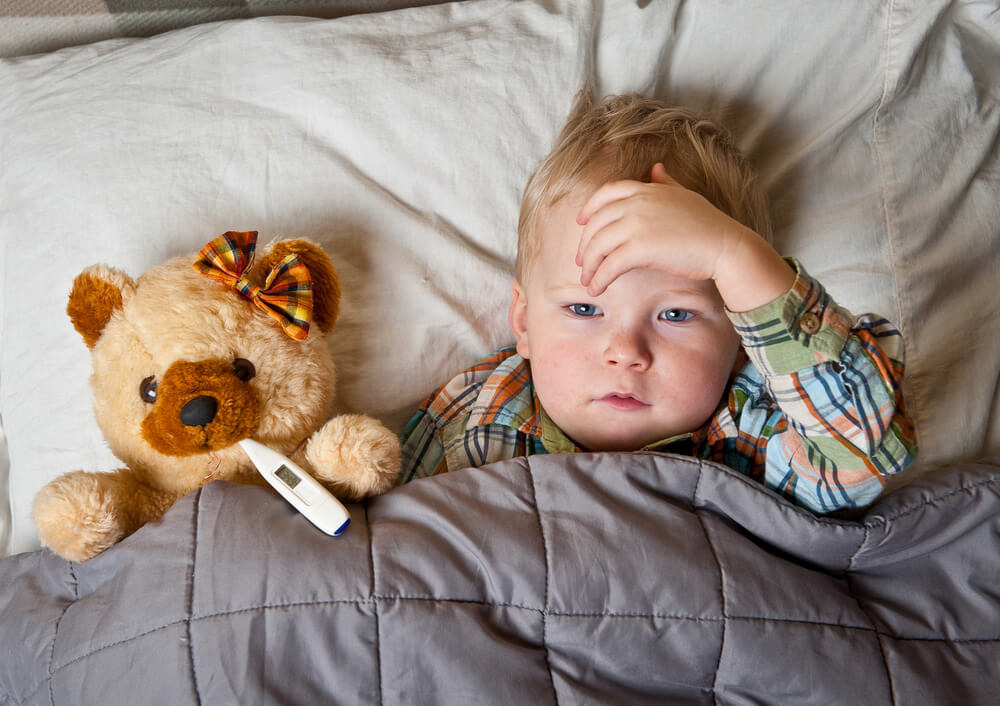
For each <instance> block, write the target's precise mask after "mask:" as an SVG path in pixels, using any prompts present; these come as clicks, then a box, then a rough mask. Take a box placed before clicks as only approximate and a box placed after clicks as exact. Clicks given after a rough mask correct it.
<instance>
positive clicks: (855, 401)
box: [706, 262, 916, 513]
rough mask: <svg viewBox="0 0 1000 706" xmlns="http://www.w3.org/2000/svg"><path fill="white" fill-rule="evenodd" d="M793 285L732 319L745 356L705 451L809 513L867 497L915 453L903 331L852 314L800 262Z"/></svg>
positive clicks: (868, 500) (858, 504) (864, 500)
mask: <svg viewBox="0 0 1000 706" xmlns="http://www.w3.org/2000/svg"><path fill="white" fill-rule="evenodd" d="M793 264H794V265H795V266H796V269H797V272H798V274H797V277H796V279H795V281H794V283H793V285H792V288H791V289H790V290H789V291H788V292H787V293H786V294H785V295H783V296H781V297H779V298H778V299H776V300H775V301H773V302H770V303H768V304H766V305H765V306H763V307H759V308H758V309H754V310H752V311H749V312H746V313H742V314H735V313H730V318H731V319H732V321H733V324H734V325H735V327H736V330H737V331H738V332H739V334H740V337H741V339H742V342H743V347H744V350H746V352H747V355H748V356H749V358H750V360H751V361H752V362H753V366H747V367H746V368H745V369H744V371H743V372H742V373H741V374H740V375H739V376H738V377H737V378H736V380H735V381H734V383H733V385H732V387H731V389H730V395H729V399H728V405H727V407H726V408H725V410H724V411H723V413H721V414H719V415H716V417H715V418H714V419H713V421H712V424H711V425H710V426H709V428H708V430H707V439H706V441H707V444H706V446H707V448H706V452H707V453H708V455H709V457H710V458H712V459H713V460H717V461H721V462H722V463H725V464H726V465H729V466H732V467H735V468H738V469H739V470H742V471H744V472H745V473H748V474H749V475H751V476H753V477H755V478H758V479H759V480H761V481H762V482H763V483H764V484H765V485H767V486H768V487H770V488H773V489H775V490H778V491H780V492H781V493H783V494H784V495H786V496H787V497H789V498H791V499H792V500H794V501H796V502H797V503H798V504H800V505H803V506H805V507H808V508H810V509H812V510H814V511H816V512H823V513H826V512H833V511H834V510H838V509H841V508H848V507H864V506H866V505H869V504H871V503H872V502H873V501H874V500H875V498H877V497H878V495H879V494H880V493H881V492H882V490H883V489H884V487H885V482H886V480H885V479H886V478H887V477H888V476H890V475H893V474H895V473H898V472H900V471H902V470H903V469H904V468H905V467H906V466H907V465H908V464H909V463H910V462H911V461H912V460H913V458H914V455H915V453H916V441H915V438H914V429H913V424H912V422H911V420H910V418H909V417H908V415H907V414H906V411H905V406H904V403H903V396H902V381H903V339H902V336H900V334H899V332H898V331H897V330H896V329H895V328H893V326H892V325H891V324H890V323H889V322H888V321H886V320H885V319H883V318H882V317H878V316H872V315H864V316H861V317H859V318H858V319H857V320H855V318H854V317H853V316H852V315H851V314H850V313H849V312H847V311H846V310H844V309H842V308H841V307H839V306H837V305H836V303H835V302H834V301H833V300H832V299H831V298H830V296H829V295H828V294H827V293H826V291H825V290H824V288H823V287H822V285H820V284H819V282H816V281H815V280H813V279H812V278H810V277H809V276H808V275H807V274H806V273H805V272H804V271H803V270H802V269H801V267H799V266H798V263H794V262H793Z"/></svg>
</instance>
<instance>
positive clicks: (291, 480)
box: [274, 464, 302, 488]
mask: <svg viewBox="0 0 1000 706" xmlns="http://www.w3.org/2000/svg"><path fill="white" fill-rule="evenodd" d="M274 475H276V476H278V478H280V479H281V482H282V483H284V484H285V485H287V486H288V487H289V488H294V487H295V486H297V485H298V484H299V483H300V482H301V481H302V479H301V478H299V476H298V474H297V473H296V472H295V471H293V470H292V469H291V468H289V467H288V466H286V465H284V464H282V465H280V466H278V470H276V471H275V472H274Z"/></svg>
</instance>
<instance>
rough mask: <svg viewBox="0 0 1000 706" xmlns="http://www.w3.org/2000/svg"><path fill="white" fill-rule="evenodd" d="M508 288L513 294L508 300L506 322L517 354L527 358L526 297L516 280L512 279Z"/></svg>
mask: <svg viewBox="0 0 1000 706" xmlns="http://www.w3.org/2000/svg"><path fill="white" fill-rule="evenodd" d="M510 289H511V294H512V295H513V296H512V297H511V300H510V309H508V310H507V323H508V325H509V326H510V332H511V333H512V334H514V340H515V341H516V342H517V352H518V354H519V355H520V356H521V357H522V358H524V359H525V360H528V359H529V358H530V357H531V356H530V355H529V353H530V350H529V348H528V298H527V297H526V296H525V295H524V288H523V287H521V283H520V282H518V281H517V280H514V282H513V283H512V284H511V286H510Z"/></svg>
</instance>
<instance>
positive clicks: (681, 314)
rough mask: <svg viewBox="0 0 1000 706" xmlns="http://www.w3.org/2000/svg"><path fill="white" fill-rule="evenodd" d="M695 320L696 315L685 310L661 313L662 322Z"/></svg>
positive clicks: (668, 310)
mask: <svg viewBox="0 0 1000 706" xmlns="http://www.w3.org/2000/svg"><path fill="white" fill-rule="evenodd" d="M691 318H694V314H692V313H691V312H690V311H687V310H685V309H667V310H666V311H661V312H660V320H661V321H671V322H677V321H687V320H688V319H691Z"/></svg>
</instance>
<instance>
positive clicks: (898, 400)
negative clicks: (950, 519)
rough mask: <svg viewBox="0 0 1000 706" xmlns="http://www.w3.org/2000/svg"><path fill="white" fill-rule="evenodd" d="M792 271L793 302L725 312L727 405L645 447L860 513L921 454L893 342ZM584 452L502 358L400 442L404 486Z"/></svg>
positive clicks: (443, 393) (439, 399)
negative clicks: (736, 338) (729, 356)
mask: <svg viewBox="0 0 1000 706" xmlns="http://www.w3.org/2000/svg"><path fill="white" fill-rule="evenodd" d="M791 264H793V265H794V266H795V267H796V269H797V270H798V275H797V277H796V279H795V282H794V284H793V285H792V288H791V290H790V291H789V292H788V293H786V294H785V295H784V296H782V297H780V298H779V299H777V300H775V301H773V302H771V303H770V304H767V305H765V306H763V307H761V308H759V309H755V310H753V311H750V312H746V313H741V314H737V313H732V312H730V313H729V316H730V319H731V320H732V322H733V325H734V326H735V327H736V330H737V332H738V333H739V334H740V337H741V338H742V342H743V348H744V350H745V351H746V353H747V356H748V357H749V362H748V363H747V364H746V366H744V367H743V369H742V370H741V371H740V372H739V373H738V374H737V375H736V376H735V377H734V378H733V380H732V382H731V383H730V386H729V389H728V394H727V396H726V401H725V402H724V404H722V405H720V407H719V409H718V410H717V411H716V413H715V415H714V416H713V417H712V418H711V419H710V420H709V421H708V422H707V423H706V424H705V426H703V427H702V428H700V429H698V430H696V431H694V432H693V433H691V434H686V435H683V436H682V437H673V438H671V439H666V440H664V441H661V442H658V443H656V444H652V445H650V446H649V447H647V449H653V450H660V451H666V450H670V451H682V452H687V453H691V454H692V455H695V456H697V457H699V458H703V459H709V460H712V461H718V462H720V463H723V464H725V465H727V466H729V467H730V468H734V469H736V470H738V471H740V472H742V473H745V474H746V475H748V476H750V477H751V478H754V479H756V480H758V481H759V482H761V483H763V484H764V485H766V486H767V487H769V488H772V489H774V490H777V491H778V492H780V493H782V494H784V495H785V497H787V498H789V499H790V500H792V501H793V502H795V503H797V504H799V505H802V506H804V507H808V508H810V509H811V510H813V511H815V512H819V513H828V512H833V511H834V510H838V509H842V508H854V507H864V506H866V505H869V504H871V503H872V502H873V501H874V500H875V498H876V497H878V495H879V494H880V493H881V492H882V490H883V488H884V487H885V483H886V478H887V477H888V476H890V475H893V474H895V473H898V472H900V471H902V470H903V469H904V468H905V467H906V466H907V465H908V464H909V463H910V462H911V461H912V460H913V458H914V455H915V453H916V443H915V440H914V428H913V423H912V422H911V420H910V418H909V417H908V416H907V414H906V410H905V406H904V404H903V398H902V389H901V385H902V379H903V362H902V361H903V341H902V337H901V336H900V334H899V332H898V331H896V329H895V328H893V326H892V325H891V324H890V323H889V322H888V321H886V320H885V319H883V318H881V317H878V316H873V315H867V314H866V315H864V316H861V317H859V318H858V319H857V320H854V318H853V317H852V316H851V314H850V313H848V312H847V311H846V310H844V309H842V308H840V307H839V306H837V305H836V303H835V302H833V300H832V299H831V298H830V296H829V295H828V294H827V293H826V291H825V290H824V289H823V287H822V285H820V284H819V283H818V282H816V281H815V280H813V279H812V278H810V277H809V276H808V275H807V274H806V273H805V272H804V271H803V270H802V269H801V267H800V266H799V265H798V263H796V262H794V261H791ZM685 445H686V448H685ZM579 450H580V449H578V448H577V447H576V445H575V444H574V443H573V441H572V440H570V439H569V438H568V437H567V436H566V435H565V434H563V433H562V432H561V431H560V430H559V428H558V427H557V426H556V425H555V424H554V423H553V422H552V420H551V419H549V417H548V415H547V414H546V413H545V410H544V409H542V407H541V405H540V404H539V402H538V397H537V395H536V394H535V391H534V387H533V385H532V383H531V370H530V367H529V363H528V361H526V360H524V359H523V358H521V357H520V356H519V355H517V354H516V353H515V352H514V349H513V348H504V349H501V350H500V351H497V352H496V353H494V354H493V355H492V356H490V357H489V358H487V359H485V360H483V361H481V362H479V363H476V364H475V365H474V366H472V367H471V368H469V369H468V370H466V371H464V372H463V373H461V374H459V375H458V376H456V377H455V378H453V379H452V380H450V381H449V382H447V383H446V384H445V385H443V386H442V387H441V388H439V389H438V390H437V391H435V392H434V393H433V394H432V395H431V396H430V397H428V398H427V400H426V401H425V402H424V404H423V405H422V406H421V408H420V410H419V411H418V412H417V413H416V415H414V417H413V419H411V420H410V423H409V424H408V425H407V428H406V430H405V431H404V433H403V469H402V471H401V473H400V481H401V482H407V481H410V480H412V479H413V478H419V477H424V476H431V475H435V474H438V473H444V472H447V471H454V470H459V469H461V468H467V467H470V466H473V467H474V466H481V465H484V464H487V463H492V462H494V461H501V460H505V459H509V458H514V457H517V456H525V455H530V454H537V453H568V452H574V451H579Z"/></svg>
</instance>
